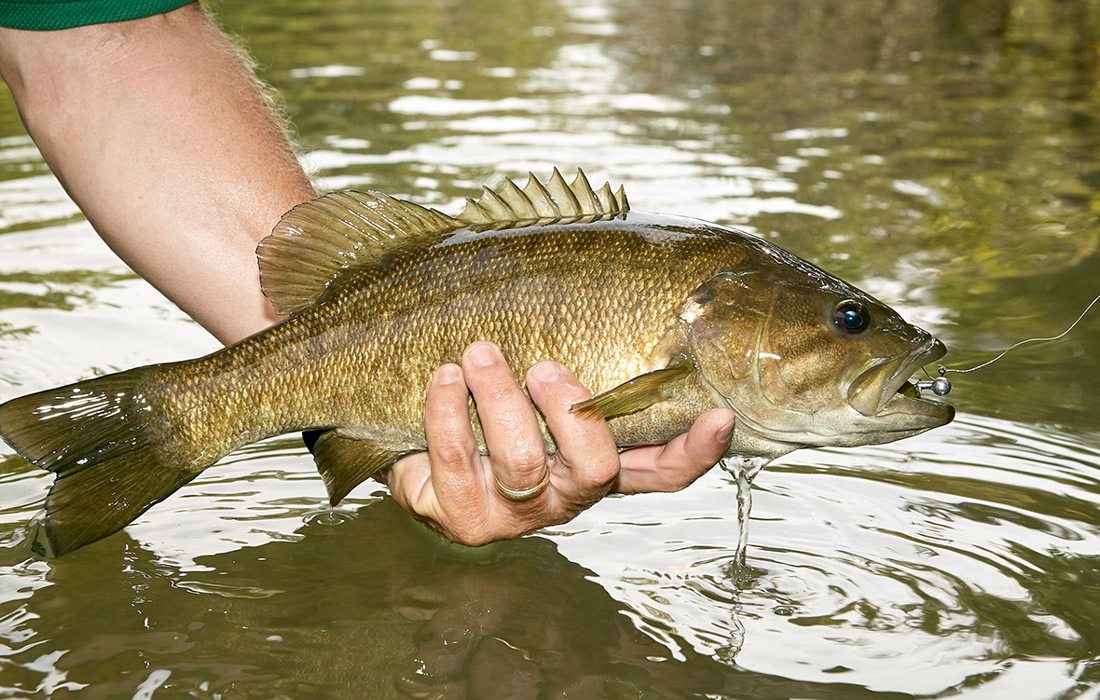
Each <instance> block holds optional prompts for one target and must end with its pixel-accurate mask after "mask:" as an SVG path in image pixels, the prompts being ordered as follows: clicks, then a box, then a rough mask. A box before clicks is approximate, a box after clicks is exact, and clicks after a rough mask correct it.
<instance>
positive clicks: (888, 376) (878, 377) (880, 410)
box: [848, 338, 950, 420]
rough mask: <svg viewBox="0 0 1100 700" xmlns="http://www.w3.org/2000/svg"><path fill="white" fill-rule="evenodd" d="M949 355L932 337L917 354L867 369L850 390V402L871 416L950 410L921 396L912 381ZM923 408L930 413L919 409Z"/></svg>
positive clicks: (890, 360)
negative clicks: (926, 367)
mask: <svg viewBox="0 0 1100 700" xmlns="http://www.w3.org/2000/svg"><path fill="white" fill-rule="evenodd" d="M946 354H947V348H946V347H944V344H943V343H941V342H940V341H938V340H936V339H935V338H932V339H931V340H930V341H929V342H928V343H927V344H926V345H923V346H921V347H920V348H919V349H917V350H915V351H914V352H911V353H907V354H905V355H901V356H900V357H896V358H892V359H889V360H882V361H879V362H877V363H875V364H874V365H872V366H871V367H870V368H869V369H866V370H864V371H863V372H862V373H861V374H860V375H859V376H858V377H856V379H855V381H853V382H852V384H851V385H850V386H849V387H848V403H849V404H850V405H851V406H852V408H854V409H855V410H857V411H859V412H860V413H862V414H863V415H865V416H868V417H871V416H883V415H888V414H891V413H896V412H899V410H900V412H906V413H914V412H916V413H934V412H943V410H944V409H945V408H949V407H948V406H947V405H946V404H943V403H942V402H939V401H933V400H932V399H926V398H923V397H921V395H920V392H918V391H917V389H916V386H915V385H914V384H913V383H912V382H910V381H909V378H910V377H912V376H913V375H914V374H916V373H917V372H918V371H919V370H920V369H921V368H922V367H924V366H925V365H928V364H930V363H932V362H935V361H936V360H938V359H940V358H941V357H943V356H944V355H946ZM914 404H915V405H914ZM921 405H924V406H927V407H928V409H929V410H927V411H923V410H920V406H921ZM894 409H899V410H894ZM914 409H917V410H915V411H914ZM948 420H950V419H948Z"/></svg>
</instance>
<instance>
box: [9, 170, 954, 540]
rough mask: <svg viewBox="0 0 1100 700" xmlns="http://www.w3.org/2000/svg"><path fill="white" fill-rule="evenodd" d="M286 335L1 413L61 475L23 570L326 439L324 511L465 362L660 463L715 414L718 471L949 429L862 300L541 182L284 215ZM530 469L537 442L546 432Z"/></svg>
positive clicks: (826, 278)
mask: <svg viewBox="0 0 1100 700" xmlns="http://www.w3.org/2000/svg"><path fill="white" fill-rule="evenodd" d="M257 255H258V259H259V267H260V279H261V285H262V288H263V290H264V293H265V294H266V295H267V296H268V298H269V299H271V301H272V303H273V304H274V305H275V307H276V309H277V310H279V311H280V312H282V313H284V314H286V315H287V316H288V318H287V320H286V321H284V322H282V323H280V324H278V325H276V326H273V327H272V328H269V329H267V330H265V331H262V332H260V333H257V334H256V335H253V336H251V337H249V338H247V339H245V340H243V341H241V342H240V343H238V344H236V345H233V346H231V347H228V348H225V349H223V350H219V351H217V352H215V353H212V354H210V355H207V356H206V357H202V358H198V359H194V360H187V361H182V362H175V363H166V364H160V365H150V366H146V367H139V368H136V369H132V370H128V371H126V372H120V373H117V374H112V375H108V376H104V377H100V378H97V379H91V380H87V381H83V382H78V383H75V384H70V385H68V386H64V387H60V388H57V389H52V390H48V391H43V392H39V393H35V394H31V395H28V396H23V397H20V398H17V399H13V400H11V401H9V402H7V403H5V404H3V405H0V437H2V438H3V439H4V440H5V441H6V442H7V443H8V444H9V445H11V446H12V447H13V448H14V449H15V450H16V451H17V452H18V453H19V454H20V455H22V456H23V457H25V458H26V459H28V460H29V461H31V462H33V463H34V464H36V465H38V466H39V467H42V468H44V469H48V470H50V471H53V472H55V473H56V474H57V480H56V481H55V482H54V485H53V487H52V488H51V490H50V493H49V495H48V496H47V499H46V508H45V510H46V516H45V518H44V520H43V521H42V523H41V525H40V526H39V529H38V531H37V533H36V535H35V540H34V545H33V546H34V549H35V551H37V552H39V553H40V554H43V555H46V556H57V555H60V554H63V553H65V552H68V551H71V550H73V549H76V548H78V547H81V546H83V545H85V544H88V543H90V542H94V541H96V540H98V539H101V538H103V537H106V536H108V535H110V534H111V533H113V532H116V531H117V530H119V529H121V528H123V527H125V526H126V525H127V524H129V523H130V522H132V521H133V520H134V519H135V518H137V517H138V516H139V515H141V513H143V512H145V510H147V509H148V508H149V507H151V506H152V505H154V504H155V503H158V502H160V501H161V500H163V499H165V498H167V497H168V496H169V495H171V494H172V493H173V492H174V491H176V490H177V489H179V488H180V487H182V486H183V485H185V484H186V483H187V482H189V481H190V480H191V479H193V478H195V477H196V476H197V475H198V474H199V473H201V472H202V471H203V470H204V469H206V468H207V467H209V466H211V465H212V464H214V463H215V462H216V461H217V460H219V459H221V458H222V457H223V456H225V455H226V454H228V453H230V452H232V451H233V450H235V449H237V448H238V447H241V446H243V445H246V444H249V443H252V442H256V441H258V440H262V439H264V438H267V437H271V436H275V435H280V434H284V433H290V432H297V431H302V430H326V431H328V432H326V433H325V434H324V435H323V436H322V438H321V440H320V441H319V442H318V445H317V454H316V456H317V461H318V468H319V470H320V472H321V475H322V477H323V479H324V481H325V485H326V488H327V490H328V493H329V497H330V501H331V502H332V503H333V504H335V503H337V502H338V501H339V500H340V499H342V498H343V497H344V496H345V495H347V493H348V492H350V491H351V490H352V489H353V488H354V487H355V486H357V485H358V484H359V483H361V482H362V481H363V480H365V479H366V478H368V477H369V476H370V475H371V474H373V473H375V472H377V471H378V470H381V469H385V468H386V467H388V466H389V465H390V464H392V463H393V462H394V461H396V460H397V459H398V458H400V457H401V456H403V455H406V454H409V453H410V452H416V451H420V450H424V449H425V438H424V431H423V426H422V418H421V412H422V408H423V402H424V395H425V392H426V387H427V385H428V383H429V381H430V379H431V376H432V374H433V372H434V371H435V369H436V368H437V367H438V366H439V365H441V364H443V363H446V362H455V361H457V360H458V358H459V355H460V353H461V352H462V350H463V348H465V347H466V345H468V344H469V343H471V342H473V341H475V340H490V341H493V342H494V343H496V344H497V345H498V346H500V348H501V350H502V351H503V352H504V354H505V357H506V358H507V359H508V360H509V363H510V366H512V367H513V369H514V370H515V371H516V372H517V374H518V375H519V376H522V375H523V372H524V371H525V370H526V369H527V368H528V367H530V366H531V365H533V364H535V363H536V362H538V361H539V360H542V359H554V360H557V361H559V362H562V363H563V364H565V365H567V366H569V367H570V368H571V369H572V370H573V372H574V373H575V374H576V376H577V378H578V379H579V380H580V381H581V382H582V383H583V384H584V385H586V386H588V387H589V388H590V389H591V390H592V391H593V393H594V397H593V398H592V399H591V400H589V401H586V402H583V403H582V404H579V405H578V406H576V407H575V409H574V410H575V411H576V412H577V413H578V414H580V415H582V416H585V417H591V418H593V419H597V418H605V419H607V420H608V421H609V424H610V426H611V430H612V434H613V435H614V437H615V441H616V443H617V444H618V445H619V446H620V447H622V448H626V447H631V446H637V445H645V444H657V443H663V442H666V441H668V440H669V439H671V438H672V437H674V436H676V435H678V434H679V433H681V432H684V431H685V430H687V428H688V427H689V426H690V425H691V423H692V421H693V420H694V419H695V418H696V417H697V416H698V415H700V414H701V413H703V412H704V411H706V410H708V409H710V408H714V407H729V408H731V409H732V410H733V411H734V412H735V414H736V423H735V428H734V432H733V437H732V442H731V445H730V454H731V455H750V456H757V457H764V458H767V459H774V458H775V457H778V456H780V455H783V454H786V453H787V452H790V451H791V450H794V449H798V448H800V447H814V446H825V445H841V446H856V445H866V444H875V443H883V442H889V441H892V440H897V439H900V438H903V437H907V436H910V435H914V434H917V433H920V432H923V431H925V430H928V429H930V428H934V427H937V426H940V425H943V424H945V423H947V422H949V421H950V420H951V419H952V417H953V416H954V410H953V409H952V408H951V407H950V406H949V405H947V404H944V403H940V402H937V401H934V400H929V399H924V398H921V397H920V396H919V394H916V395H914V394H915V392H913V391H912V385H911V384H909V382H908V378H909V377H910V376H912V374H913V373H914V372H916V371H917V370H918V369H920V368H921V367H923V366H924V365H926V364H928V363H930V362H934V361H935V360H937V359H939V358H940V357H942V356H943V355H944V353H945V352H946V351H945V348H944V346H943V344H942V343H940V342H939V341H938V340H936V339H934V338H932V336H930V335H929V334H928V333H927V332H925V331H924V330H921V329H919V328H916V327H914V326H912V325H910V324H908V323H906V322H905V321H904V320H903V319H902V318H901V317H900V316H899V315H898V314H897V313H896V312H894V311H893V310H892V309H890V308H889V307H887V306H886V305H884V304H882V303H881V302H879V301H877V300H876V299H874V298H872V297H871V296H869V295H868V294H866V293H865V292H862V291H861V290H859V289H857V288H855V287H853V286H851V285H849V284H847V283H845V282H843V281H842V280H839V279H837V278H835V277H832V276H830V275H829V274H828V273H826V272H824V271H822V270H821V269H819V268H817V267H815V266H813V265H811V264H810V263H808V262H806V261H804V260H801V259H799V258H797V257H796V256H794V255H792V254H790V253H788V252H786V251H784V250H782V249H780V248H778V247H776V246H774V245H772V244H770V243H768V242H766V241H764V240H762V239H759V238H757V237H755V236H751V235H749V234H746V233H744V232H741V231H737V230H736V229H732V228H728V227H725V226H719V225H716V224H711V223H707V222H704V221H699V220H695V219H690V218H686V217H679V216H669V215H652V214H639V213H635V212H631V211H630V208H629V205H628V202H627V199H626V195H625V193H624V192H623V189H622V188H621V187H620V188H619V190H618V191H617V192H613V191H612V188H611V187H610V185H609V184H605V185H604V186H603V187H602V188H600V189H599V190H593V189H592V187H591V186H590V185H589V183H588V181H587V179H586V178H585V177H584V174H583V173H579V172H578V175H577V178H576V179H575V180H574V181H573V183H572V184H567V183H566V182H565V180H564V179H563V178H562V176H561V174H560V173H558V172H557V171H556V170H555V171H554V174H553V176H552V177H551V178H550V179H549V180H547V181H546V182H545V183H544V182H540V181H539V180H537V179H536V178H534V177H533V176H532V177H531V178H530V179H529V181H528V183H527V185H526V186H525V187H524V188H522V189H520V188H519V187H518V186H517V185H515V184H514V183H512V182H510V181H507V182H506V183H505V184H504V185H503V186H502V187H500V188H499V189H497V190H491V189H488V188H486V189H485V191H484V192H483V194H482V196H481V197H480V198H479V199H478V200H477V201H474V200H468V201H467V206H466V208H465V209H464V210H463V211H462V213H460V214H459V215H458V216H449V215H447V214H443V213H441V212H438V211H435V210H433V209H427V208H424V207H421V206H419V205H416V204H413V203H411V202H406V201H403V200H399V199H395V198H393V197H390V196H388V195H385V194H381V193H378V192H365V193H360V192H341V193H333V194H329V195H325V196H323V197H320V198H318V199H316V200H314V201H312V202H307V203H305V204H302V205H299V206H298V207H295V208H294V209H292V210H291V211H290V212H288V213H287V214H286V215H285V216H284V217H283V219H282V221H281V222H280V223H279V224H278V225H277V226H276V228H275V229H274V231H273V232H272V234H271V235H270V236H269V237H268V238H266V239H264V240H263V241H262V242H261V243H260V245H259V247H258V248H257ZM544 438H545V441H546V445H547V450H548V451H550V452H552V451H553V449H554V445H553V440H552V439H551V437H550V436H549V434H547V433H545V430H544Z"/></svg>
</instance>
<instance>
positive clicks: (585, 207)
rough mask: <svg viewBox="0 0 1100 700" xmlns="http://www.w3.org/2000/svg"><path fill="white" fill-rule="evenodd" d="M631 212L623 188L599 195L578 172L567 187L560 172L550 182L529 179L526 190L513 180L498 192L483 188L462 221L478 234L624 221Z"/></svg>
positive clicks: (608, 189)
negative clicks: (527, 228) (480, 231)
mask: <svg viewBox="0 0 1100 700" xmlns="http://www.w3.org/2000/svg"><path fill="white" fill-rule="evenodd" d="M628 211H630V204H629V203H628V202H627V200H626V193H625V192H624V191H623V188H622V187H621V186H620V187H619V191H618V192H614V193H613V192H612V190H611V185H610V183H606V182H605V183H604V185H603V187H601V188H600V189H599V190H598V191H597V190H593V189H592V186H591V185H590V184H588V178H587V177H585V175H584V171H582V170H580V169H578V170H577V176H576V177H575V178H574V179H573V183H572V184H566V183H565V178H563V177H562V176H561V173H560V172H558V169H557V168H554V173H553V174H552V175H551V176H550V179H548V180H547V181H546V182H539V180H538V178H536V177H535V176H534V175H530V174H529V175H528V177H527V184H526V185H524V187H523V189H520V188H519V187H517V186H516V183H514V182H512V181H511V180H505V181H504V184H503V185H502V186H501V187H499V188H497V189H496V190H491V189H489V188H488V187H485V188H483V192H482V195H481V197H480V198H479V199H478V200H477V201H474V200H473V199H467V200H466V208H465V209H463V210H462V213H461V214H459V215H458V220H459V221H461V222H462V223H463V224H465V225H467V226H469V227H470V228H473V229H475V230H487V229H499V228H517V227H522V226H541V225H546V224H571V223H588V222H591V221H602V220H606V219H614V218H623V217H624V216H626V213H627V212H628Z"/></svg>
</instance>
